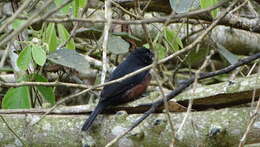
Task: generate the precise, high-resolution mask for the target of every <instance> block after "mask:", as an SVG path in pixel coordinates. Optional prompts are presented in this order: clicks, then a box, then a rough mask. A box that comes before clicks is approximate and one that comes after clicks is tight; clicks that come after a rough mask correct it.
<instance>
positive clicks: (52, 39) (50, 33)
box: [45, 23, 58, 52]
mask: <svg viewBox="0 0 260 147" xmlns="http://www.w3.org/2000/svg"><path fill="white" fill-rule="evenodd" d="M45 39H46V40H45V42H47V44H48V46H49V51H50V52H54V51H56V48H57V47H58V39H57V35H56V30H55V24H54V23H49V25H48V27H47V29H46V32H45Z"/></svg>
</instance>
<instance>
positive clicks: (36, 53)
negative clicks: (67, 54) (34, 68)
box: [32, 45, 47, 66]
mask: <svg viewBox="0 0 260 147" xmlns="http://www.w3.org/2000/svg"><path fill="white" fill-rule="evenodd" d="M32 56H33V60H34V61H35V63H37V64H38V65H40V66H43V64H44V63H45V61H46V58H47V57H46V52H45V51H44V49H43V48H42V47H41V46H39V45H33V46H32Z"/></svg>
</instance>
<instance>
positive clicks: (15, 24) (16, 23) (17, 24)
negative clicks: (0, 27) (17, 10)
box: [12, 19, 25, 29]
mask: <svg viewBox="0 0 260 147" xmlns="http://www.w3.org/2000/svg"><path fill="white" fill-rule="evenodd" d="M24 23H25V20H22V19H15V20H14V21H13V23H12V27H13V29H17V28H19V27H20V26H21V25H23V24H24Z"/></svg>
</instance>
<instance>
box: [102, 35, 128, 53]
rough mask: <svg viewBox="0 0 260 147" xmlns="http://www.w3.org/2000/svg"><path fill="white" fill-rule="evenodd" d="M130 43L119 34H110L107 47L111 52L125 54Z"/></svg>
mask: <svg viewBox="0 0 260 147" xmlns="http://www.w3.org/2000/svg"><path fill="white" fill-rule="evenodd" d="M129 47H130V45H129V43H128V42H126V41H125V40H123V39H122V38H121V37H120V36H114V35H110V36H109V38H108V44H107V49H108V50H109V51H110V52H112V53H113V54H125V53H127V52H128V49H129Z"/></svg>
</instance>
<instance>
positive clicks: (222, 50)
mask: <svg viewBox="0 0 260 147" xmlns="http://www.w3.org/2000/svg"><path fill="white" fill-rule="evenodd" d="M217 46H218V49H217V50H218V52H219V53H220V54H221V55H222V56H223V57H224V58H225V59H226V60H227V61H228V62H229V63H230V64H234V63H236V62H238V60H239V58H238V57H237V55H235V54H233V53H231V52H230V51H229V50H227V49H226V48H225V47H223V46H222V45H220V44H219V43H217Z"/></svg>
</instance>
